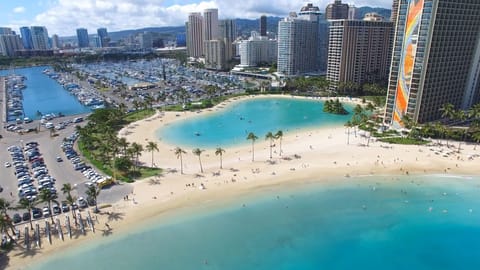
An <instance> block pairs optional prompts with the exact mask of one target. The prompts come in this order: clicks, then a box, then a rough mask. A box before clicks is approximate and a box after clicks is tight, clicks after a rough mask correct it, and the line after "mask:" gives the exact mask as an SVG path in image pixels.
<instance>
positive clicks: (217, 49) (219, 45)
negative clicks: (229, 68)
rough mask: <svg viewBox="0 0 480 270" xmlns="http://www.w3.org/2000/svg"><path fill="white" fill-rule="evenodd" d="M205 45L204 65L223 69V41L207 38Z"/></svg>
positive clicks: (224, 63) (224, 60)
mask: <svg viewBox="0 0 480 270" xmlns="http://www.w3.org/2000/svg"><path fill="white" fill-rule="evenodd" d="M204 46H205V67H206V68H208V69H215V70H224V69H225V67H226V59H225V43H224V42H223V41H221V40H218V39H217V40H207V41H205V42H204Z"/></svg>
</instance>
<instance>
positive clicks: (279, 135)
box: [275, 130, 283, 156]
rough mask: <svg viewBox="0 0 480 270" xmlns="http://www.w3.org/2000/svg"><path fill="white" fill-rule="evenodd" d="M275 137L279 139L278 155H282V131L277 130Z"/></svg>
mask: <svg viewBox="0 0 480 270" xmlns="http://www.w3.org/2000/svg"><path fill="white" fill-rule="evenodd" d="M275 139H278V140H279V142H280V143H279V147H280V148H279V156H282V139H283V131H281V130H279V131H277V133H275Z"/></svg>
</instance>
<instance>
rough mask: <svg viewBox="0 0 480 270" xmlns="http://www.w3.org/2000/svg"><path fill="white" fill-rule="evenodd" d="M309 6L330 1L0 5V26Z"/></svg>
mask: <svg viewBox="0 0 480 270" xmlns="http://www.w3.org/2000/svg"><path fill="white" fill-rule="evenodd" d="M392 1H393V0H343V1H342V2H344V3H348V4H354V5H355V6H357V7H361V6H367V5H368V6H372V7H383V8H391V5H392ZM308 2H311V3H313V4H314V5H317V6H319V7H320V8H321V9H322V10H323V9H324V8H325V7H326V5H327V4H328V3H331V2H333V0H310V1H304V0H203V1H202V0H0V27H10V28H12V30H14V31H17V33H18V29H19V28H20V27H21V26H32V25H39V26H46V27H47V29H48V33H49V35H53V34H58V35H59V36H73V35H75V29H76V28H87V29H88V31H89V33H96V29H97V28H100V27H106V28H107V29H108V31H109V32H113V31H118V30H127V29H139V28H145V27H161V26H180V25H183V24H184V23H185V21H186V20H187V18H188V13H190V12H202V11H203V10H204V9H206V8H218V9H219V17H220V19H224V18H246V19H254V18H258V17H259V16H261V15H263V14H265V15H268V16H280V17H283V16H286V15H287V14H288V13H289V12H290V11H298V10H300V8H301V7H302V6H303V5H304V4H305V3H308Z"/></svg>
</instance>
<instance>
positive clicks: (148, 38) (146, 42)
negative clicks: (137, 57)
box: [138, 32, 153, 49]
mask: <svg viewBox="0 0 480 270" xmlns="http://www.w3.org/2000/svg"><path fill="white" fill-rule="evenodd" d="M138 38H139V41H140V48H142V49H151V48H152V47H153V35H152V33H151V32H143V33H140V34H139V35H138Z"/></svg>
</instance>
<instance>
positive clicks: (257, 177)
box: [9, 96, 479, 269]
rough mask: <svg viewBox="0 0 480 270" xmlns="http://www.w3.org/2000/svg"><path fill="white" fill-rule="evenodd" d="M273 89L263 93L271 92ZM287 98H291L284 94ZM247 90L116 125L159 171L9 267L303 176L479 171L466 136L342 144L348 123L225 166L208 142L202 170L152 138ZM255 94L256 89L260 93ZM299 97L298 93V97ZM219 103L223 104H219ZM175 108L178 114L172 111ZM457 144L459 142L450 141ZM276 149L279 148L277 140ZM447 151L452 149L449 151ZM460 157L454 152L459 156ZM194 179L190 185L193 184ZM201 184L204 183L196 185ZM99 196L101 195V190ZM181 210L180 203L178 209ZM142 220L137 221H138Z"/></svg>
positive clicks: (331, 179)
mask: <svg viewBox="0 0 480 270" xmlns="http://www.w3.org/2000/svg"><path fill="white" fill-rule="evenodd" d="M271 97H276V96H265V98H271ZM283 97H285V98H289V97H286V96H283ZM248 98H251V97H250V96H247V97H244V98H242V99H240V98H237V99H235V100H230V101H226V102H222V103H221V104H219V105H217V106H216V107H214V108H212V109H211V111H209V110H203V111H202V113H200V114H197V113H196V112H187V113H177V112H165V113H157V114H156V115H154V116H152V117H150V118H149V119H145V120H141V121H139V122H136V123H133V124H131V125H130V126H128V127H125V129H123V130H121V131H120V132H119V134H120V136H124V137H126V138H127V140H128V141H129V142H138V143H142V144H144V143H145V142H146V141H148V140H152V141H155V142H157V144H158V148H159V151H158V152H154V155H155V158H154V160H155V161H154V162H155V163H156V164H159V165H160V167H162V168H164V169H165V173H164V174H163V175H162V176H157V177H152V178H151V179H149V180H148V179H146V180H142V181H137V182H135V183H134V184H133V186H134V191H133V194H131V195H130V194H128V195H129V196H133V200H132V199H131V200H128V201H119V202H117V203H115V204H113V205H112V207H111V208H106V209H102V210H101V211H102V214H99V216H98V219H99V223H98V224H97V227H98V228H97V229H98V230H99V231H98V232H97V233H96V234H95V235H93V234H92V233H90V232H89V233H87V236H82V237H79V239H76V240H68V239H67V240H65V242H60V241H59V240H56V241H54V244H53V245H49V244H46V243H45V244H44V245H43V247H42V248H41V249H40V250H39V253H38V254H37V255H38V256H33V257H28V261H27V260H25V259H23V258H22V257H21V255H18V254H19V252H18V251H19V250H18V249H16V250H13V251H12V252H10V254H9V257H10V261H9V267H12V268H13V269H22V268H24V267H27V266H31V265H33V264H34V263H35V262H37V261H43V260H48V258H50V257H51V256H52V255H54V254H55V253H56V252H57V251H60V250H64V249H68V250H71V249H72V248H76V247H81V246H84V245H88V243H89V242H87V241H92V240H93V241H97V240H99V239H102V238H104V237H102V233H101V232H100V230H101V229H102V228H103V224H104V223H105V222H108V223H109V224H110V226H111V227H112V229H113V234H114V235H123V234H125V233H128V231H129V230H131V229H132V228H138V227H139V226H144V225H142V224H149V223H151V222H153V221H155V220H159V219H161V218H164V217H166V218H167V219H168V216H169V215H175V213H178V212H179V209H189V208H192V207H195V206H202V205H203V206H204V205H207V204H210V205H218V204H219V203H221V202H224V201H225V200H235V199H236V198H239V197H241V196H242V195H244V194H251V193H252V192H253V193H257V192H261V191H262V190H265V189H269V188H276V187H280V188H281V187H285V188H288V187H292V186H297V187H300V186H302V185H305V184H306V183H316V184H319V185H324V184H328V183H332V184H335V179H339V178H349V177H353V178H355V177H364V176H365V177H368V176H385V177H398V176H408V175H434V174H440V175H445V174H447V175H450V176H451V175H465V176H478V169H477V166H476V165H478V159H479V158H476V159H474V160H468V159H467V158H466V157H467V156H468V155H469V154H470V153H476V152H475V151H473V145H468V144H463V145H462V148H463V150H462V153H460V154H455V153H453V154H449V156H448V157H443V155H437V154H435V151H432V150H430V149H435V150H439V149H442V151H445V152H447V151H448V152H454V150H452V149H453V148H452V149H447V148H446V147H445V146H443V147H440V146H410V145H389V144H386V143H380V142H377V141H375V140H372V141H371V143H370V146H369V147H366V146H361V145H362V144H364V143H365V138H362V137H361V136H358V137H355V136H354V134H353V132H351V134H350V144H349V145H347V143H346V141H347V138H346V137H347V135H346V134H345V130H346V129H345V128H344V127H343V126H341V127H328V128H317V129H315V128H314V129H311V130H310V129H309V130H301V131H298V132H292V133H288V134H284V137H283V140H282V150H283V156H282V157H280V156H279V154H278V153H275V154H274V158H273V159H272V160H271V161H269V147H268V142H267V141H265V140H258V142H257V143H256V144H255V158H256V160H255V161H254V162H252V161H251V145H250V144H249V143H248V142H247V141H246V143H245V144H242V145H239V146H233V147H228V148H227V147H226V148H225V149H226V152H225V154H224V155H223V169H222V170H221V169H219V158H218V156H215V155H214V153H212V152H211V149H210V150H207V151H205V154H204V155H203V156H202V163H203V168H204V171H205V173H203V174H201V173H200V172H199V171H200V168H199V164H198V159H197V157H196V156H194V155H192V154H191V153H188V154H187V155H185V156H184V161H183V163H184V172H185V174H180V172H179V166H180V161H179V160H177V158H176V157H175V155H174V153H173V151H172V150H173V148H174V147H175V146H173V145H169V144H166V143H164V142H162V141H161V140H158V139H156V134H155V132H156V130H158V129H159V128H161V127H163V126H165V125H167V124H168V123H171V122H173V121H178V120H179V119H186V118H189V117H192V116H195V115H207V114H208V113H214V112H216V111H218V110H221V109H223V108H219V106H224V107H226V105H229V104H233V103H234V102H238V101H239V100H244V99H248ZM259 98H260V97H259ZM296 98H298V97H296ZM222 104H223V105H222ZM176 114H180V117H177V116H176ZM455 149H456V147H455ZM275 150H278V149H277V148H275ZM450 155H451V156H450ZM457 157H458V159H457ZM140 160H141V162H143V163H145V164H150V162H151V153H148V152H144V153H143V155H142V156H141V157H140ZM192 184H194V186H192ZM201 184H203V185H204V186H205V189H203V190H201V189H199V186H201ZM100 196H101V195H100ZM106 211H109V212H112V213H119V215H120V214H121V219H119V220H112V221H109V220H108V216H107V215H106V214H105V213H106ZM180 211H181V210H180ZM139 220H141V222H140V223H139V222H138V221H139Z"/></svg>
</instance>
